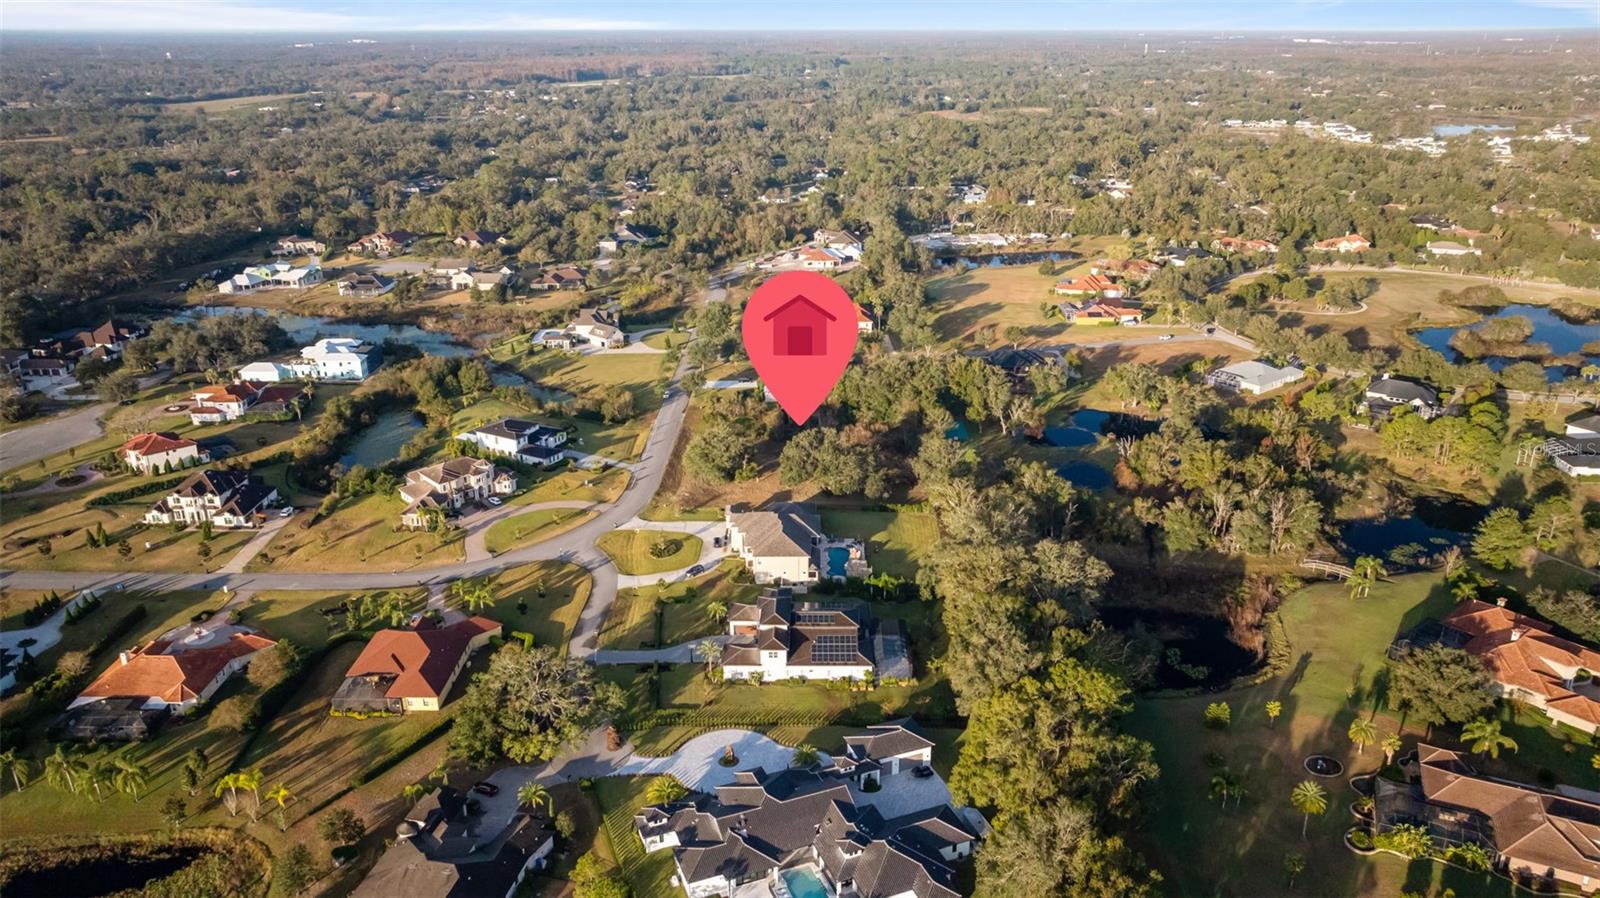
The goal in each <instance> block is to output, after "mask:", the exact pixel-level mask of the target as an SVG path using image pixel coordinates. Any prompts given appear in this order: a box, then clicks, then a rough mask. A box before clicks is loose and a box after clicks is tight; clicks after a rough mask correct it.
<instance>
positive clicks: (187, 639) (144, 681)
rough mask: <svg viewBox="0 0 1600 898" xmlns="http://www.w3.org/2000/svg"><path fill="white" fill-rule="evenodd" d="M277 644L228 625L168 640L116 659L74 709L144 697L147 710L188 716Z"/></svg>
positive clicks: (80, 697) (255, 632)
mask: <svg viewBox="0 0 1600 898" xmlns="http://www.w3.org/2000/svg"><path fill="white" fill-rule="evenodd" d="M275 645H277V641H276V640H273V639H269V638H268V637H267V636H266V635H265V634H263V633H261V632H260V631H259V630H254V629H251V628H249V627H239V626H229V627H224V628H220V629H218V630H215V631H210V632H206V631H198V632H197V633H196V634H195V635H192V636H182V635H179V636H172V635H170V634H169V635H168V636H164V637H162V638H160V639H157V640H153V641H151V642H150V643H148V644H146V645H143V646H139V647H136V648H133V649H130V650H129V651H126V652H122V653H120V654H119V655H118V656H117V661H116V663H115V664H112V665H111V667H110V668H109V669H108V670H106V671H105V672H104V673H102V674H100V676H98V677H95V679H94V682H92V683H90V684H89V685H88V686H86V687H84V690H83V691H82V692H80V693H78V697H77V698H75V699H73V700H72V704H71V705H70V706H69V707H71V708H76V707H78V706H80V705H87V704H90V703H92V702H97V701H102V700H112V699H141V700H143V706H144V707H145V708H147V709H160V708H165V709H167V710H169V711H171V712H173V713H176V714H187V713H189V712H190V711H192V710H194V708H195V707H196V706H197V705H199V704H200V703H201V702H204V701H206V700H207V699H209V698H211V696H212V695H214V694H216V691H217V690H218V689H220V688H221V687H222V684H223V683H226V682H227V681H228V678H229V677H231V676H233V675H234V674H236V673H238V672H239V671H241V670H243V669H244V668H245V667H246V666H247V665H248V664H249V663H250V659H251V658H253V657H254V656H255V654H256V653H257V652H259V651H261V650H263V649H270V648H272V647H273V646H275Z"/></svg>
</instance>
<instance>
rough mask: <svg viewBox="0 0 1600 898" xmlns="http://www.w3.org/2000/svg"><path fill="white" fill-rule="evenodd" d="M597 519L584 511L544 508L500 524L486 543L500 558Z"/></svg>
mask: <svg viewBox="0 0 1600 898" xmlns="http://www.w3.org/2000/svg"><path fill="white" fill-rule="evenodd" d="M594 516H595V513H594V512H592V511H585V510H583V509H580V508H541V509H539V510H537V511H530V512H528V513H526V514H519V515H514V516H512V517H509V518H506V519H505V520H503V521H496V522H495V523H494V524H493V525H491V526H490V527H489V532H488V533H487V534H485V536H484V543H483V544H484V547H485V548H487V549H488V550H489V553H490V554H492V555H499V554H500V553H501V552H509V551H511V550H512V549H516V548H519V547H521V546H528V545H532V544H534V543H536V542H540V541H542V540H547V539H549V538H550V537H552V536H555V535H556V534H558V533H565V532H566V531H568V530H571V529H572V528H574V527H577V526H578V525H580V524H582V523H583V522H584V521H587V520H589V519H590V518H592V517H594Z"/></svg>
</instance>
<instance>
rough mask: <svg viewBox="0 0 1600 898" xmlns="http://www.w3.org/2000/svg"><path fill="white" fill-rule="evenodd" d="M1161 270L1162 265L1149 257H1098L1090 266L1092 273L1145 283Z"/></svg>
mask: <svg viewBox="0 0 1600 898" xmlns="http://www.w3.org/2000/svg"><path fill="white" fill-rule="evenodd" d="M1160 270H1161V266H1160V265H1157V264H1156V263H1154V262H1151V261H1150V260H1148V259H1096V260H1095V261H1094V263H1093V264H1091V265H1090V266H1089V273H1090V274H1103V275H1107V276H1114V277H1122V278H1126V279H1128V280H1134V281H1139V282H1140V283H1143V282H1145V281H1148V280H1150V276H1151V275H1153V274H1155V273H1156V272H1158V271H1160Z"/></svg>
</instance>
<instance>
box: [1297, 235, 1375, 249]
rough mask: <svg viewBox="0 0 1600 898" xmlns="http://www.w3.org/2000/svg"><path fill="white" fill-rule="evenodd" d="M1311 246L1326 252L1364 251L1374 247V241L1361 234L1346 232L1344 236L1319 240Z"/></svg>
mask: <svg viewBox="0 0 1600 898" xmlns="http://www.w3.org/2000/svg"><path fill="white" fill-rule="evenodd" d="M1311 248H1312V249H1315V250H1318V251H1319V252H1325V253H1364V252H1366V251H1367V250H1369V249H1372V241H1370V240H1368V239H1367V238H1365V237H1363V236H1361V235H1360V234H1346V235H1344V236H1343V237H1329V238H1328V239H1327V240H1318V241H1317V242H1316V243H1313V244H1311Z"/></svg>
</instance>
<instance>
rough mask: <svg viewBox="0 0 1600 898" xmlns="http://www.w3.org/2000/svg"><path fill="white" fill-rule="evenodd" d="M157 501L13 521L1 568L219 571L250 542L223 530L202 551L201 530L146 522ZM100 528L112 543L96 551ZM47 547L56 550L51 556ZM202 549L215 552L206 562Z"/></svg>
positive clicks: (2, 530)
mask: <svg viewBox="0 0 1600 898" xmlns="http://www.w3.org/2000/svg"><path fill="white" fill-rule="evenodd" d="M154 501H155V499H154V498H153V497H152V498H151V499H150V500H149V501H147V502H139V501H138V500H134V501H133V502H131V503H128V504H118V505H106V506H101V507H97V508H88V507H81V506H80V503H79V502H76V501H74V502H71V503H70V504H63V505H59V506H55V507H47V508H45V509H43V510H40V511H38V512H37V513H35V514H31V515H28V516H27V517H23V518H20V519H18V518H12V519H11V520H9V521H7V522H6V523H5V524H4V526H0V566H4V567H7V568H11V569H13V570H41V569H42V570H88V571H201V570H215V569H216V568H217V567H220V566H221V565H222V564H223V563H224V562H225V561H227V560H228V558H230V557H232V555H233V553H235V552H237V551H238V550H239V549H240V548H241V547H242V546H243V545H244V544H245V543H246V542H248V541H249V540H250V533H248V532H244V531H229V530H218V531H216V532H215V535H214V536H213V538H212V539H211V540H210V541H209V543H208V544H207V548H206V549H205V550H202V549H201V548H200V543H201V539H200V531H199V530H197V529H195V528H192V527H191V528H189V529H188V530H181V531H179V530H173V529H172V528H171V527H167V526H157V525H149V524H144V523H142V522H141V520H140V519H141V518H143V517H144V513H145V512H146V511H149V510H150V504H151V503H152V502H154ZM8 510H9V500H8ZM98 527H104V528H105V531H106V535H107V536H108V537H109V538H110V545H107V546H105V547H104V548H90V547H89V546H88V540H89V535H90V534H91V533H93V532H97V531H96V528H98ZM123 541H126V542H127V543H128V548H129V554H128V556H127V557H126V558H124V557H123V556H122V554H121V552H120V551H119V550H118V543H120V542H123ZM43 548H48V549H49V550H50V552H49V554H48V555H46V554H44V553H43V552H42V551H41V549H43ZM202 551H207V552H209V553H210V555H209V557H206V558H202V557H201V552H202Z"/></svg>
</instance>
